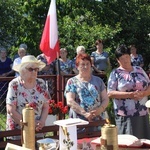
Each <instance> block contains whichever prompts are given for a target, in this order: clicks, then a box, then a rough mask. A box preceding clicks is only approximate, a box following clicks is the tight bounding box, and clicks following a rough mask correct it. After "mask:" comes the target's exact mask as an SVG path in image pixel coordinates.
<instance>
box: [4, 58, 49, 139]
mask: <svg viewBox="0 0 150 150" xmlns="http://www.w3.org/2000/svg"><path fill="white" fill-rule="evenodd" d="M43 67H45V63H43V62H41V61H39V60H37V59H36V58H35V57H34V56H32V55H27V56H24V57H23V58H22V61H21V64H19V65H16V66H13V70H15V71H17V72H19V74H20V76H19V77H17V78H15V79H13V80H12V81H11V82H10V83H9V87H8V92H7V97H6V104H7V105H6V107H7V130H13V129H16V128H20V120H21V119H22V115H21V114H22V109H23V108H25V105H26V104H27V103H28V104H29V106H31V107H33V109H34V111H35V125H36V130H41V129H42V128H43V127H44V125H45V120H46V118H47V115H48V109H49V106H48V103H47V100H48V98H49V94H48V91H47V89H46V85H45V82H44V80H43V79H39V78H37V73H38V71H39V70H41V69H42V68H43ZM12 139H13V138H12ZM14 139H16V137H14Z"/></svg>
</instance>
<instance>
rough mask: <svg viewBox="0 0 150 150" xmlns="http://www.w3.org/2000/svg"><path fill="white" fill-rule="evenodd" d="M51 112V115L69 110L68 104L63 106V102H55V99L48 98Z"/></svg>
mask: <svg viewBox="0 0 150 150" xmlns="http://www.w3.org/2000/svg"><path fill="white" fill-rule="evenodd" d="M48 103H49V112H48V114H51V115H62V114H66V113H67V112H68V106H63V104H62V102H57V103H56V102H55V100H48Z"/></svg>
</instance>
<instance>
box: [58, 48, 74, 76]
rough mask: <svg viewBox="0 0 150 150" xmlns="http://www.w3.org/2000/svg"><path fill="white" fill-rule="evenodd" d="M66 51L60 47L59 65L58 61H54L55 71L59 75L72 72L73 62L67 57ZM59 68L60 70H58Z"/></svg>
mask: <svg viewBox="0 0 150 150" xmlns="http://www.w3.org/2000/svg"><path fill="white" fill-rule="evenodd" d="M67 55H68V52H67V49H66V48H61V49H60V58H59V67H58V61H56V73H57V74H59V71H60V74H61V75H66V74H72V71H73V63H72V60H70V59H69V58H67ZM59 69H60V70H59Z"/></svg>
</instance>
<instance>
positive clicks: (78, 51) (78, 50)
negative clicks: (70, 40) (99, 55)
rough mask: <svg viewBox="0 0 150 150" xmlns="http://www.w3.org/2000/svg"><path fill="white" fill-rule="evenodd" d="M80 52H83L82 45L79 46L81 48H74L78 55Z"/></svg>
mask: <svg viewBox="0 0 150 150" xmlns="http://www.w3.org/2000/svg"><path fill="white" fill-rule="evenodd" d="M81 50H83V51H84V52H85V47H84V46H82V45H81V46H78V47H77V48H76V53H77V54H79V53H80V51H81Z"/></svg>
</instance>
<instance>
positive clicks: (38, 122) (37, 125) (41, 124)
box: [35, 120, 45, 131]
mask: <svg viewBox="0 0 150 150" xmlns="http://www.w3.org/2000/svg"><path fill="white" fill-rule="evenodd" d="M44 126H45V122H43V121H41V120H36V121H35V130H36V131H40V130H42V128H43V127H44Z"/></svg>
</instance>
